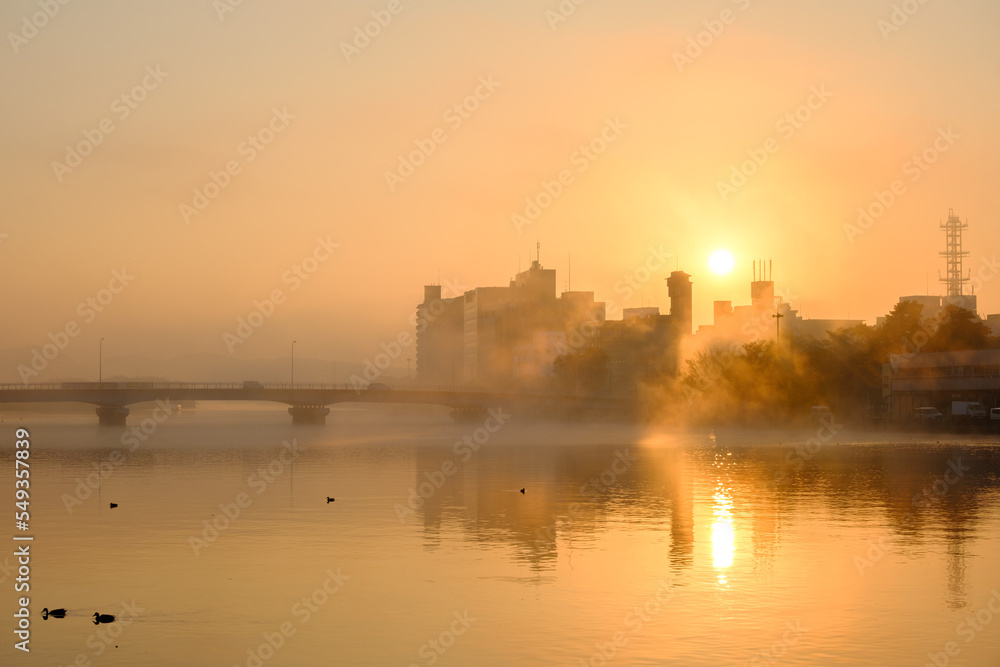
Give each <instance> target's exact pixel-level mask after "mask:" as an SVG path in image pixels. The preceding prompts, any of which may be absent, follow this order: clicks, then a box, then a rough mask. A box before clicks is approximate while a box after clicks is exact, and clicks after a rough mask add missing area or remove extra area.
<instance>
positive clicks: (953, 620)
mask: <svg viewBox="0 0 1000 667" xmlns="http://www.w3.org/2000/svg"><path fill="white" fill-rule="evenodd" d="M2 415H3V423H2V424H0V433H2V436H0V447H2V450H3V456H4V464H3V477H2V480H0V497H2V498H6V499H7V502H8V503H11V504H13V497H14V463H13V460H14V454H13V453H14V440H15V438H14V433H15V429H16V428H27V429H29V431H30V433H31V438H30V441H31V449H30V451H31V455H30V459H29V462H30V470H31V478H30V479H31V488H30V491H31V498H30V503H31V504H30V515H31V523H30V530H29V531H28V532H26V533H20V532H19V531H17V530H15V528H14V522H13V517H10V520H9V522H8V528H7V530H5V531H2V533H0V534H5V535H7V537H5V538H4V539H6V540H8V543H9V544H12V545H18V544H23V542H22V543H15V542H13V541H10V539H11V537H13V536H14V535H15V534H17V535H22V536H23V535H30V536H32V537H34V541H33V542H31V543H30V544H31V554H32V556H31V565H30V567H31V573H30V583H31V590H30V596H31V603H30V610H31V615H32V623H31V639H30V644H29V646H30V648H31V652H30V654H25V653H23V652H21V651H18V650H15V649H14V646H13V645H14V643H15V642H16V641H17V639H16V638H15V637H14V636H13V635H12V634H11V632H10V630H8V631H7V632H5V633H4V635H5V636H6V637H7V639H6V640H5V642H6V645H5V646H3V648H2V650H0V656H2V659H0V663H2V664H4V665H71V664H77V665H128V666H130V667H134V666H136V665H222V666H229V665H244V666H249V667H253V666H262V665H268V666H271V665H295V666H309V665H324V666H325V665H401V666H404V667H405V666H408V665H427V666H430V665H443V666H447V665H514V664H525V665H567V666H570V665H572V666H579V665H594V666H595V667H599V666H602V665H683V666H699V665H873V666H874V665H878V666H880V667H886V666H893V665H913V666H915V667H920V666H922V665H925V664H935V662H936V663H937V664H938V665H944V664H948V665H970V666H971V665H977V666H979V665H1000V502H998V501H1000V455H998V453H1000V440H997V439H996V438H994V437H990V436H961V437H950V436H942V435H939V434H934V435H931V436H927V435H924V436H921V435H920V434H905V435H892V434H874V435H873V434H864V433H858V432H853V431H851V430H849V429H838V428H836V427H835V428H834V429H833V432H831V429H829V428H826V427H815V428H813V427H810V428H807V429H801V430H797V431H781V432H779V431H738V430H733V429H727V430H715V431H713V430H710V429H701V430H691V431H681V432H678V431H665V430H657V429H650V428H640V427H635V426H623V425H595V424H573V425H545V424H538V423H521V422H519V421H518V419H517V417H516V416H513V417H511V416H509V415H507V414H506V413H505V412H502V411H501V412H496V413H494V416H493V417H491V418H490V419H486V420H483V421H481V422H472V423H466V424H453V423H451V422H450V420H448V419H447V416H446V414H445V413H444V412H437V411H427V410H422V409H413V410H403V411H387V410H379V409H360V408H338V409H335V410H334V411H333V413H332V414H331V415H330V417H329V418H328V423H327V425H326V426H325V427H315V426H312V427H305V426H297V427H293V426H292V425H291V424H290V423H289V422H290V420H289V417H288V415H287V414H285V413H284V412H283V411H280V410H274V409H258V408H254V409H251V408H249V407H247V406H229V405H226V404H221V405H215V406H212V405H208V406H205V407H199V408H198V409H196V410H193V411H190V410H188V411H183V412H181V413H180V414H176V415H171V416H170V417H167V418H164V417H163V414H162V413H159V414H157V416H158V417H159V418H160V419H161V420H162V421H160V422H158V421H156V420H155V419H154V418H153V416H152V413H151V412H149V411H143V410H142V409H133V413H132V415H131V416H130V417H129V423H130V425H134V426H140V427H142V426H145V428H146V431H147V432H142V431H141V430H140V431H139V434H137V435H135V436H134V437H125V438H124V439H123V433H122V431H120V430H116V429H109V428H99V427H98V426H97V424H96V418H95V417H93V416H90V415H82V414H76V415H62V416H56V415H41V414H31V413H24V414H17V413H11V412H6V413H2ZM98 470H100V473H98V472H97V471H98ZM521 489H524V493H521ZM328 497H333V498H335V500H334V501H333V502H327V498H328ZM110 503H116V504H117V505H118V507H116V508H111V507H110ZM11 510H13V508H11ZM12 513H13V512H11V514H12ZM13 549H14V547H12V548H11V549H5V550H4V552H5V553H4V554H3V555H0V568H2V569H0V577H2V578H3V580H4V581H3V583H2V584H0V586H2V588H0V590H3V591H4V594H3V596H2V600H3V608H4V609H5V610H6V611H5V613H4V617H5V618H7V619H8V620H7V622H6V625H7V626H9V628H10V629H13V627H14V622H13V621H12V620H11V618H12V616H11V615H12V614H13V612H14V611H15V610H16V598H17V597H18V594H15V593H14V591H13V585H14V577H16V576H17V575H16V573H14V571H13V568H12V567H11V566H12V564H14V565H15V566H16V563H15V560H16V559H15V557H14V556H13ZM991 605H992V610H991V609H990V607H991ZM43 607H48V608H57V607H65V608H67V609H68V610H69V613H68V615H67V616H66V618H64V619H54V618H50V619H48V620H47V621H46V620H42V618H41V610H42V608H43ZM98 611H99V612H101V613H110V614H115V615H116V616H117V620H116V622H115V623H112V624H108V625H100V626H95V625H94V624H93V623H92V617H93V614H94V612H98Z"/></svg>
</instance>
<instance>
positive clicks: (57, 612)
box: [42, 607, 66, 620]
mask: <svg viewBox="0 0 1000 667" xmlns="http://www.w3.org/2000/svg"><path fill="white" fill-rule="evenodd" d="M49 616H51V617H52V618H63V617H65V616H66V610H65V609H53V610H52V611H49V608H48V607H46V608H45V609H43V610H42V618H43V619H45V620H48V618H49Z"/></svg>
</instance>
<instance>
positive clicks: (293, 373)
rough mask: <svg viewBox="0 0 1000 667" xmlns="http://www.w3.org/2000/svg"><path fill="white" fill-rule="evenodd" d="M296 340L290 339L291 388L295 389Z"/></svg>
mask: <svg viewBox="0 0 1000 667" xmlns="http://www.w3.org/2000/svg"><path fill="white" fill-rule="evenodd" d="M297 342H298V341H294V340H293V341H292V389H295V343H297Z"/></svg>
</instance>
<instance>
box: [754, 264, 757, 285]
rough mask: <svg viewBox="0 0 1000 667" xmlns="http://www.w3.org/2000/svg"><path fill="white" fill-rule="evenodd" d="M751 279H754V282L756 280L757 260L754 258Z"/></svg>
mask: <svg viewBox="0 0 1000 667" xmlns="http://www.w3.org/2000/svg"><path fill="white" fill-rule="evenodd" d="M753 279H754V282H757V260H756V259H755V260H754V261H753Z"/></svg>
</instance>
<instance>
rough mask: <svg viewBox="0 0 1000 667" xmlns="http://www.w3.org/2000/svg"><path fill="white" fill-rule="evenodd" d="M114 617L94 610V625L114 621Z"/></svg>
mask: <svg viewBox="0 0 1000 667" xmlns="http://www.w3.org/2000/svg"><path fill="white" fill-rule="evenodd" d="M114 622H115V617H114V616H112V615H111V614H102V613H100V612H97V611H95V612H94V625H99V624H100V623H114Z"/></svg>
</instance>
